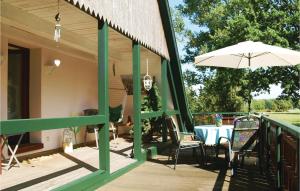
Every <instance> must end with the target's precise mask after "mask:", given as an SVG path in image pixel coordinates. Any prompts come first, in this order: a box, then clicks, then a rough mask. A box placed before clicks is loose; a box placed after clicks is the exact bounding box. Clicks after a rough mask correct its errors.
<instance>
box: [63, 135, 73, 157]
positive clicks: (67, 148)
mask: <svg viewBox="0 0 300 191" xmlns="http://www.w3.org/2000/svg"><path fill="white" fill-rule="evenodd" d="M72 140H73V135H72V132H71V130H70V129H65V130H64V131H63V149H64V152H65V153H72V152H73V142H72Z"/></svg>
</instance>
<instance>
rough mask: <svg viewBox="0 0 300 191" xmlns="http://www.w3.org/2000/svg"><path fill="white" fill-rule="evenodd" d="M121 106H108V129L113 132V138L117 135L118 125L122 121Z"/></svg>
mask: <svg viewBox="0 0 300 191" xmlns="http://www.w3.org/2000/svg"><path fill="white" fill-rule="evenodd" d="M123 111H124V110H123V106H122V105H118V106H117V107H109V130H110V131H112V133H113V138H114V140H116V136H118V131H117V130H118V129H117V128H118V125H119V124H120V123H122V121H123Z"/></svg>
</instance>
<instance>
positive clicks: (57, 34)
mask: <svg viewBox="0 0 300 191" xmlns="http://www.w3.org/2000/svg"><path fill="white" fill-rule="evenodd" d="M54 18H55V28H54V40H55V42H57V43H58V42H59V40H60V37H61V24H60V13H59V0H57V14H56V15H55V17H54Z"/></svg>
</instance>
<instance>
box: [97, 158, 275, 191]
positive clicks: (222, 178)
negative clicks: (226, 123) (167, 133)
mask: <svg viewBox="0 0 300 191" xmlns="http://www.w3.org/2000/svg"><path fill="white" fill-rule="evenodd" d="M221 157H222V156H221ZM247 161H248V163H247ZM178 162H179V164H178V166H177V167H176V170H173V169H172V168H173V163H172V162H171V161H170V162H168V161H167V156H165V155H159V156H158V157H157V159H155V160H152V161H148V162H145V163H144V164H143V165H141V166H139V167H137V168H136V169H134V170H132V171H130V172H129V173H127V174H125V175H123V176H121V177H120V178H118V179H116V180H114V181H112V182H110V183H108V184H107V185H105V186H103V187H101V188H100V189H98V190H99V191H140V190H143V191H153V190H159V191H177V190H178V191H201V190H203V191H210V190H214V191H217V190H231V191H247V190H249V191H267V190H275V188H274V187H273V182H272V181H271V180H269V178H268V175H261V174H260V173H259V170H258V167H257V166H255V165H254V163H253V159H252V160H251V158H250V160H247V159H245V166H244V167H243V168H239V169H238V175H237V176H236V177H231V172H230V170H227V168H226V163H225V161H224V158H223V159H222V158H220V159H215V158H212V160H211V161H210V162H211V163H209V164H208V165H207V166H204V167H203V166H201V167H199V165H198V164H197V162H196V161H195V159H194V158H193V157H192V156H191V155H190V154H189V153H184V154H183V155H181V156H180V158H179V161H178Z"/></svg>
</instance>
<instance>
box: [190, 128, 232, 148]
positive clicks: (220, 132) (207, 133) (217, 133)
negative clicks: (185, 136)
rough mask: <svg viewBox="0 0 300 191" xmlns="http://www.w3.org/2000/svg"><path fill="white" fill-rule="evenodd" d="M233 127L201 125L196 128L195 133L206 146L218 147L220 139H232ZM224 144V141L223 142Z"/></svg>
mask: <svg viewBox="0 0 300 191" xmlns="http://www.w3.org/2000/svg"><path fill="white" fill-rule="evenodd" d="M232 130H233V125H222V126H220V127H217V126H216V125H200V126H195V128H194V131H195V134H196V136H197V137H198V138H200V140H201V141H203V142H204V144H205V145H211V146H213V145H216V144H217V142H218V140H219V138H220V137H226V138H228V139H231V135H232ZM221 142H222V141H221Z"/></svg>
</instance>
